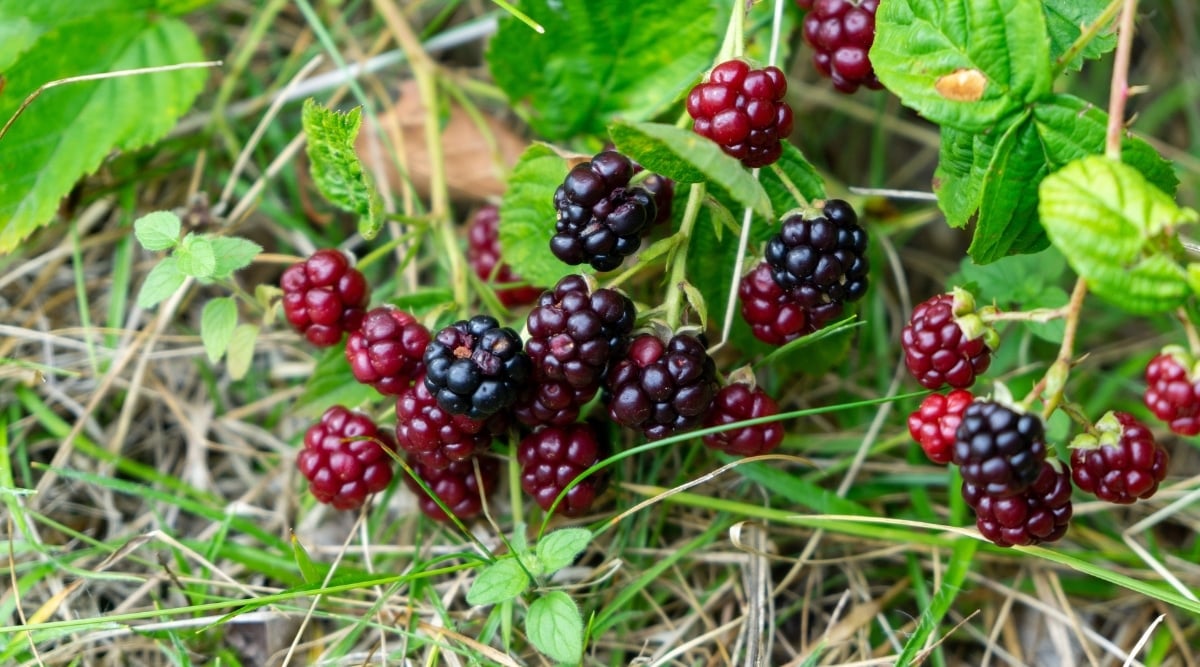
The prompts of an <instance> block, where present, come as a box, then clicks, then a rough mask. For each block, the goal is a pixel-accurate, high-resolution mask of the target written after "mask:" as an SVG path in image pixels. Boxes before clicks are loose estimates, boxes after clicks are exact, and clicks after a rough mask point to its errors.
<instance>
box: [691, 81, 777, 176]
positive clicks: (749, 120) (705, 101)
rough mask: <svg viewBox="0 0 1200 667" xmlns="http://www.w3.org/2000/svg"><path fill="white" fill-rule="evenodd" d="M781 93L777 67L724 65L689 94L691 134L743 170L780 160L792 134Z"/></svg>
mask: <svg viewBox="0 0 1200 667" xmlns="http://www.w3.org/2000/svg"><path fill="white" fill-rule="evenodd" d="M786 93H787V77H785V76H784V75H783V71H782V70H780V69H779V68H778V67H774V66H770V67H764V68H762V69H753V68H751V67H750V65H748V64H746V63H745V62H744V61H741V60H727V61H725V62H723V63H721V64H719V65H717V66H716V67H714V68H713V70H712V72H710V73H709V75H708V79H707V80H706V81H704V82H703V83H700V84H698V85H697V86H696V87H694V88H692V90H691V91H690V92H689V93H688V97H687V112H688V115H690V116H691V117H692V118H693V121H692V129H693V130H694V131H695V132H696V134H699V135H700V136H702V137H706V138H708V139H711V140H713V141H714V142H716V143H717V145H719V146H720V147H721V150H722V151H724V152H725V153H726V154H727V155H730V156H732V157H735V158H737V159H738V160H741V162H742V164H743V165H745V166H747V167H765V166H767V165H769V164H772V163H774V162H775V161H777V160H778V159H779V158H780V156H781V155H783V140H785V139H787V137H788V135H789V134H791V133H792V108H791V107H789V106H788V104H787V102H785V101H784V100H783V98H784V95H785V94H786Z"/></svg>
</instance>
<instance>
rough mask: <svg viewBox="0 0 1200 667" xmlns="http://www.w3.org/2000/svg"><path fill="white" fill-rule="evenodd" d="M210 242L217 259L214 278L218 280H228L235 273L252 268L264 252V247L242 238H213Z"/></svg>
mask: <svg viewBox="0 0 1200 667" xmlns="http://www.w3.org/2000/svg"><path fill="white" fill-rule="evenodd" d="M210 240H211V241H212V249H213V256H214V258H215V259H216V266H215V267H214V269H213V278H217V279H224V278H228V277H229V276H231V275H233V272H234V271H237V270H238V269H243V268H245V267H247V266H250V263H251V262H253V261H254V258H255V257H258V253H260V252H262V246H260V245H258V244H257V243H255V242H254V241H251V240H250V239H244V238H241V237H240V236H213V237H210Z"/></svg>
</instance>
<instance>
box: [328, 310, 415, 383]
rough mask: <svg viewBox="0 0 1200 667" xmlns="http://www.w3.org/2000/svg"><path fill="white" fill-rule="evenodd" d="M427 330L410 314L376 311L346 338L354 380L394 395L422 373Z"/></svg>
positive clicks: (372, 311)
mask: <svg viewBox="0 0 1200 667" xmlns="http://www.w3.org/2000/svg"><path fill="white" fill-rule="evenodd" d="M427 345H429V330H428V329H426V328H425V326H424V325H423V324H421V323H420V322H418V321H417V320H416V319H415V318H413V316H412V315H409V314H408V313H406V312H403V311H401V310H397V309H396V308H391V307H387V306H385V307H382V308H375V309H373V310H371V311H370V312H368V313H367V315H366V317H364V318H363V321H362V325H361V326H359V328H358V330H357V331H355V332H353V333H351V334H350V337H349V338H347V339H346V359H347V360H348V361H349V362H350V370H351V371H352V372H353V373H354V379H355V380H358V381H359V382H361V383H363V384H369V385H371V386H372V387H375V389H377V390H378V391H379V393H381V394H388V395H390V396H396V395H398V394H399V393H400V392H402V391H404V390H405V389H408V388H409V387H410V386H412V382H413V378H415V377H416V376H418V375H420V374H421V373H423V372H424V371H425V366H424V364H423V363H422V361H421V359H422V358H423V357H424V356H425V347H426V346H427Z"/></svg>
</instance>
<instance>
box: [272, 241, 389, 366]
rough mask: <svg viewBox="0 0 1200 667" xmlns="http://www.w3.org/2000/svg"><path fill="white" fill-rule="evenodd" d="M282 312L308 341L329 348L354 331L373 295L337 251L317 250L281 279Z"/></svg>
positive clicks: (286, 272) (348, 261)
mask: <svg viewBox="0 0 1200 667" xmlns="http://www.w3.org/2000/svg"><path fill="white" fill-rule="evenodd" d="M279 284H280V287H282V288H283V313H284V315H285V316H287V320H288V322H290V323H291V324H292V326H293V327H295V328H296V330H297V331H299V332H300V333H302V334H304V337H305V338H307V339H308V342H310V343H312V344H313V345H316V346H318V347H330V346H333V345H337V344H338V343H340V342H342V335H343V334H344V333H345V332H347V331H354V330H355V329H357V328H358V326H359V325H360V324H361V323H362V319H363V315H365V314H366V306H367V301H368V299H369V298H370V296H371V291H370V289H368V288H367V281H366V279H365V278H363V275H362V274H361V273H359V272H358V270H357V269H355V268H354V267H352V266H350V260H348V259H346V256H345V255H343V254H342V253H340V252H338V251H337V250H331V249H325V250H318V251H316V252H315V253H313V254H312V256H311V257H309V258H308V259H306V260H304V261H303V262H297V263H296V264H293V265H291V266H290V267H288V269H287V270H286V271H284V272H283V277H282V278H280V281H279Z"/></svg>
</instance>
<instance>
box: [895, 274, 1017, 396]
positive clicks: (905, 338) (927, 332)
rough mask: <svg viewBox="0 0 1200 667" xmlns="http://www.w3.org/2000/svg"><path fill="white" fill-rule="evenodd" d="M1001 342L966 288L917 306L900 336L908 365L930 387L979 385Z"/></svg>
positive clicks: (918, 380) (917, 378) (932, 298)
mask: <svg viewBox="0 0 1200 667" xmlns="http://www.w3.org/2000/svg"><path fill="white" fill-rule="evenodd" d="M999 340H1000V338H999V335H998V334H997V333H996V330H995V329H993V328H991V327H990V326H988V325H986V324H985V323H984V322H983V320H982V319H981V318H980V315H979V314H978V313H977V312H976V311H975V300H974V298H972V297H971V295H970V293H968V292H966V291H964V290H960V289H955V290H954V292H953V293H951V294H938V295H937V296H934V297H931V298H929V299H927V300H925V301H924V302H922V303H919V304H917V307H916V308H913V312H912V317H911V318H910V319H909V321H908V324H907V325H906V326H905V327H904V329H903V330H902V331H901V332H900V346H901V347H902V348H903V349H904V365H905V366H906V367H907V368H908V372H909V374H911V375H912V376H913V377H914V378H916V380H917V382H920V383H921V386H922V387H925V388H926V389H940V388H941V387H942V386H943V385H950V386H951V387H954V388H956V389H966V388H967V387H970V386H971V385H973V384H975V378H976V377H977V376H979V375H981V374H983V372H984V371H986V370H987V369H988V366H989V365H990V364H991V362H992V350H994V349H995V348H996V347H997V346H998V345H999Z"/></svg>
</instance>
